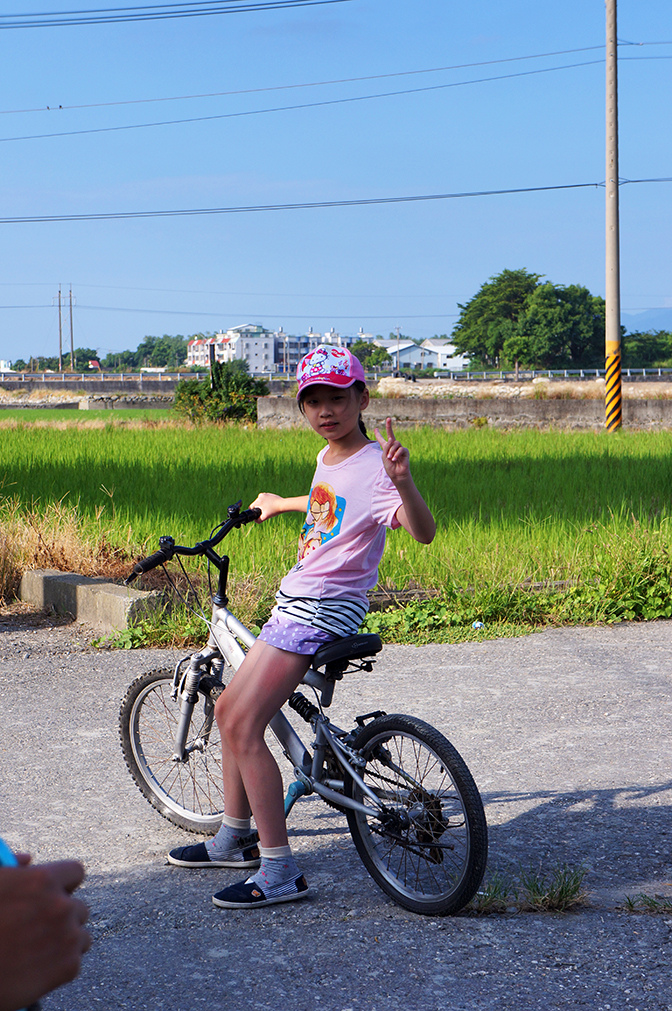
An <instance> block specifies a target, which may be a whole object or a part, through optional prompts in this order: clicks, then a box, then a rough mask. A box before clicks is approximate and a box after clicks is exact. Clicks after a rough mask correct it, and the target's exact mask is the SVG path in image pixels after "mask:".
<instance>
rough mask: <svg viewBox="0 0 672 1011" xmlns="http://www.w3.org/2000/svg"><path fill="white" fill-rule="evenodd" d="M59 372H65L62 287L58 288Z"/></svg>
mask: <svg viewBox="0 0 672 1011" xmlns="http://www.w3.org/2000/svg"><path fill="white" fill-rule="evenodd" d="M58 371H59V372H62V371H63V321H62V319H61V287H60V285H59V287H58Z"/></svg>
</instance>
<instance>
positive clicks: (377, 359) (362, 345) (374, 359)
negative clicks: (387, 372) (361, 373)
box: [350, 340, 392, 369]
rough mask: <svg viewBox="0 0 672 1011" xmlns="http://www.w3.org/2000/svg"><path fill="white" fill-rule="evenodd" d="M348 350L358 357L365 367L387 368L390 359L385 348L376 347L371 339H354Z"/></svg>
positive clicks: (390, 361)
mask: <svg viewBox="0 0 672 1011" xmlns="http://www.w3.org/2000/svg"><path fill="white" fill-rule="evenodd" d="M350 351H351V352H352V354H353V355H354V356H355V358H359V360H360V362H361V363H362V365H363V366H364V368H365V369H376V368H378V369H379V368H383V369H385V368H389V367H390V365H391V364H392V360H391V358H390V356H389V354H388V353H387V351H386V350H385V348H380V347H378V345H377V344H373V343H372V342H371V341H363V340H356V341H355V342H354V344H353V345H352V346H351V348H350Z"/></svg>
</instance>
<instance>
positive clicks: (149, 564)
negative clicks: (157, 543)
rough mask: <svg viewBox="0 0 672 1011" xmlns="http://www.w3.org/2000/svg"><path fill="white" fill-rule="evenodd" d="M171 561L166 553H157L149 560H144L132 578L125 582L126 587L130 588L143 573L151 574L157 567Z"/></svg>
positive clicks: (136, 567) (138, 565)
mask: <svg viewBox="0 0 672 1011" xmlns="http://www.w3.org/2000/svg"><path fill="white" fill-rule="evenodd" d="M169 561H170V555H168V554H166V552H165V551H155V552H154V554H153V555H150V556H149V558H143V559H142V561H141V562H138V563H137V565H136V566H135V567H134V569H133V571H132V572H131V574H130V576H128V578H127V579H126V580H125V585H126V586H128V585H129V583H132V582H133V580H134V579H136V578H137V576H141V575H142V574H143V572H151V570H152V569H156V568H157V566H159V565H163V564H164V562H169Z"/></svg>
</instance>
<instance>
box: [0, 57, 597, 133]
mask: <svg viewBox="0 0 672 1011" xmlns="http://www.w3.org/2000/svg"><path fill="white" fill-rule="evenodd" d="M598 63H604V60H603V59H602V60H587V61H585V62H583V63H568V64H565V65H563V66H561V67H543V68H538V69H536V70H520V71H518V72H517V73H515V74H499V75H497V76H496V77H479V78H475V79H474V80H471V81H450V82H448V83H446V84H429V85H426V86H425V87H422V88H406V89H404V90H403V91H386V92H379V93H378V94H376V95H356V96H354V97H350V98H331V99H325V100H324V101H322V102H302V103H301V104H299V105H279V106H275V107H273V108H270V109H248V110H245V111H243V112H222V113H216V114H214V115H212V116H190V117H188V118H185V119H166V120H161V121H159V122H155V123H130V124H125V125H124V126H96V127H91V128H89V129H86V130H61V131H58V132H56V133H34V134H27V135H25V136H22V137H0V143H3V144H7V143H10V142H11V141H19V140H46V139H47V138H50V137H80V136H82V135H83V134H91V133H118V132H119V131H120V130H145V129H147V128H148V127H156V126H177V125H181V124H185V123H207V122H210V121H212V120H218V119H239V118H240V117H242V116H261V115H264V114H268V113H272V112H292V111H295V110H297V109H317V108H320V107H324V106H327V105H344V104H347V103H351V102H368V101H371V100H372V99H374V98H393V97H396V96H399V95H417V94H419V93H421V92H425V91H442V90H444V89H446V88H460V87H464V86H466V85H469V84H485V83H487V82H488V81H505V80H509V79H511V78H514V77H529V76H530V75H533V74H549V73H551V72H552V71H554V70H570V69H573V68H575V67H590V66H593V65H594V64H598Z"/></svg>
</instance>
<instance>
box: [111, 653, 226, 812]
mask: <svg viewBox="0 0 672 1011" xmlns="http://www.w3.org/2000/svg"><path fill="white" fill-rule="evenodd" d="M171 686H172V674H171V673H170V672H168V671H158V672H153V673H152V674H150V675H144V677H143V678H140V679H138V681H137V682H135V683H134V685H132V686H131V688H130V689H129V692H128V693H127V697H126V699H125V700H124V703H123V705H122V710H121V715H120V725H121V736H122V747H123V749H124V754H125V757H126V762H127V764H128V766H129V769H130V771H131V774H132V775H133V778H134V779H135V781H136V784H137V785H138V787H139V788H140V790H141V791H142V792H143V793H144V795H145V796H146V797H147V798H148V800H150V802H151V803H152V804H153V805H154V806H155V807H156V808H157V809H158V810H159V811H161V813H162V814H164V815H165V816H166V817H167V818H169V819H171V820H172V821H174V822H175V823H176V824H178V825H181V826H182V827H184V828H190V829H192V830H193V831H215V830H216V828H217V827H218V824H219V821H220V820H221V812H222V810H223V807H224V803H223V794H222V761H221V744H220V740H219V731H218V729H217V724H216V723H215V721H214V719H213V712H212V703H211V702H210V701H209V700H206V699H204V697H203V696H202V695H199V703H198V706H199V707H202V706H203V704H205V706H206V708H205V709H204V710H202V712H201V715H200V717H199V713H198V708H196V709H195V710H194V720H193V723H192V727H191V731H190V737H189V739H188V741H187V744H186V757H185V759H184V760H183V761H175V760H174V759H173V755H174V751H175V744H174V737H175V730H176V727H177V724H178V718H179V703H178V702H177V701H176V700H174V699H172V698H171Z"/></svg>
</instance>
